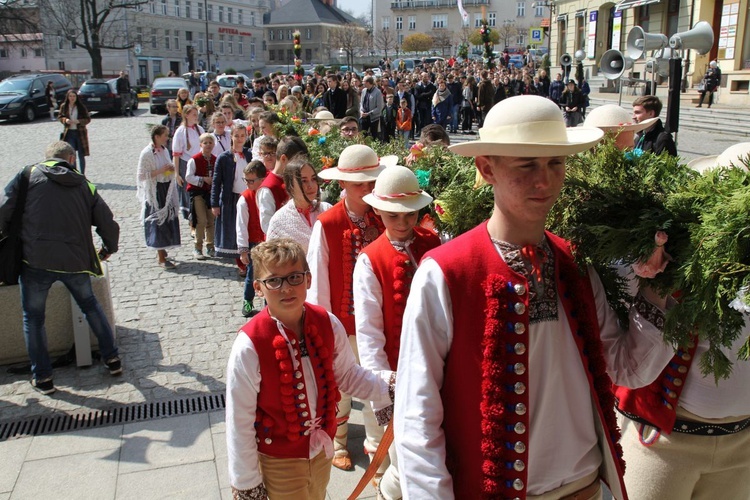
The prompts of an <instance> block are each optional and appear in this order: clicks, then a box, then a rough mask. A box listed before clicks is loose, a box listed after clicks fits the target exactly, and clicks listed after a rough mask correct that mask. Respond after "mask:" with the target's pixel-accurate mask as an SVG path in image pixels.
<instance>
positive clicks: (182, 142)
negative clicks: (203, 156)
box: [172, 124, 203, 162]
mask: <svg viewBox="0 0 750 500" xmlns="http://www.w3.org/2000/svg"><path fill="white" fill-rule="evenodd" d="M202 133H203V128H202V127H201V126H200V125H196V126H195V128H193V127H191V128H187V127H186V126H185V125H184V124H182V125H180V126H179V127H178V128H177V130H176V131H175V133H174V137H173V138H172V155H173V156H179V157H180V159H181V160H185V161H186V162H187V161H190V158H191V157H192V156H193V155H196V154H198V152H199V151H200V150H201V134H202ZM188 139H189V140H188ZM188 142H189V143H190V147H189V148H188Z"/></svg>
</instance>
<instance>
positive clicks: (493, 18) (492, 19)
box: [487, 12, 497, 28]
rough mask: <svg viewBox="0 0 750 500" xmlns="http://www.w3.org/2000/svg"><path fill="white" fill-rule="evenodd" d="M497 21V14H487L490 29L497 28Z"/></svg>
mask: <svg viewBox="0 0 750 500" xmlns="http://www.w3.org/2000/svg"><path fill="white" fill-rule="evenodd" d="M496 21H497V12H488V13H487V24H489V25H490V27H492V28H494V27H495V22H496Z"/></svg>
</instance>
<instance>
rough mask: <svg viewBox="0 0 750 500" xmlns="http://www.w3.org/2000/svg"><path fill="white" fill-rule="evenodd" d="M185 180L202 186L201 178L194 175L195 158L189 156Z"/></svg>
mask: <svg viewBox="0 0 750 500" xmlns="http://www.w3.org/2000/svg"><path fill="white" fill-rule="evenodd" d="M185 180H186V181H187V183H188V184H192V185H193V186H202V185H203V179H202V178H201V177H198V176H197V175H195V160H194V159H192V158H190V159H189V160H188V162H187V170H186V171H185Z"/></svg>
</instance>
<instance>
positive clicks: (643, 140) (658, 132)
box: [633, 95, 677, 156]
mask: <svg viewBox="0 0 750 500" xmlns="http://www.w3.org/2000/svg"><path fill="white" fill-rule="evenodd" d="M661 108H662V103H661V100H660V99H659V98H658V97H656V96H653V95H644V96H641V97H638V98H636V99H635V100H634V101H633V121H634V122H635V123H640V122H641V121H643V120H646V119H648V118H659V114H660V113H661ZM635 149H640V150H642V151H651V152H652V153H654V154H656V155H660V154H662V153H663V152H664V151H666V152H667V153H668V154H669V155H671V156H677V146H676V145H675V143H674V139H672V134H670V133H669V132H667V131H666V130H665V129H664V125H663V124H662V123H661V120H657V121H656V123H654V124H653V125H652V126H651V127H650V128H648V129H646V130H644V131H642V132H638V133H637V134H636V135H635Z"/></svg>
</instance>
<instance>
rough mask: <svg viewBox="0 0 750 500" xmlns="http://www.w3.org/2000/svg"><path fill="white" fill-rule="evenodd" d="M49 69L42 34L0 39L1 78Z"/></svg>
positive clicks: (24, 34)
mask: <svg viewBox="0 0 750 500" xmlns="http://www.w3.org/2000/svg"><path fill="white" fill-rule="evenodd" d="M44 69H47V66H46V64H45V61H44V44H43V42H42V34H41V33H20V34H17V35H14V34H9V35H6V36H4V37H0V77H5V76H8V75H12V74H14V73H27V72H36V71H40V70H44Z"/></svg>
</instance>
